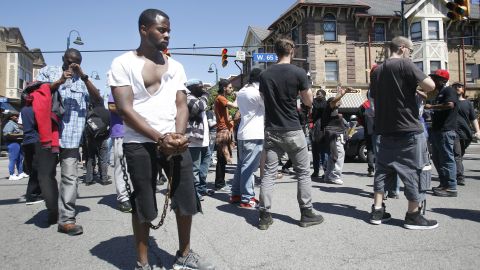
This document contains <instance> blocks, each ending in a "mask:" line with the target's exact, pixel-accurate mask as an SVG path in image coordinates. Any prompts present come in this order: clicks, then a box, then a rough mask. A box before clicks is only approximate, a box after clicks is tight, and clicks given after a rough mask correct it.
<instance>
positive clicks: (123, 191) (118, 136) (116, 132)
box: [108, 94, 132, 213]
mask: <svg viewBox="0 0 480 270" xmlns="http://www.w3.org/2000/svg"><path fill="white" fill-rule="evenodd" d="M108 110H109V111H110V128H111V132H110V138H111V139H112V144H113V146H112V148H113V181H114V182H115V188H116V191H117V203H118V210H120V211H121V212H124V213H130V212H132V204H131V203H130V198H129V196H128V192H127V188H126V187H125V179H124V177H127V178H128V175H124V174H123V171H122V165H121V162H122V161H121V160H122V159H123V136H124V129H123V121H122V118H121V117H120V116H119V115H118V114H117V106H116V105H115V100H114V99H113V95H112V94H110V96H109V97H108Z"/></svg>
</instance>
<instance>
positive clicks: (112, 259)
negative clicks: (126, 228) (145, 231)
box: [90, 235, 175, 269]
mask: <svg viewBox="0 0 480 270" xmlns="http://www.w3.org/2000/svg"><path fill="white" fill-rule="evenodd" d="M134 243H135V242H134V238H133V235H128V236H118V237H114V238H112V239H110V240H106V241H102V242H100V243H99V244H97V245H96V246H94V247H93V248H92V249H90V253H91V254H92V255H93V256H96V257H98V258H99V259H102V260H104V261H106V262H108V263H110V264H112V265H114V266H115V267H116V268H117V269H133V268H134V267H135V265H136V261H137V257H136V251H135V248H134V246H135V244H134ZM174 260H175V256H173V255H170V254H169V253H167V252H166V251H164V250H162V249H161V248H159V247H158V245H157V242H156V241H155V238H153V237H152V236H150V237H149V239H148V261H149V263H150V265H157V264H158V263H159V262H160V263H163V265H164V266H165V265H168V266H169V267H167V268H168V269H170V268H171V266H172V265H173V262H174Z"/></svg>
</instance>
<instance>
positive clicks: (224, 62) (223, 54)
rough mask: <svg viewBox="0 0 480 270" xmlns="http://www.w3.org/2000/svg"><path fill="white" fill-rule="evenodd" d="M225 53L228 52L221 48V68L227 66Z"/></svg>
mask: <svg viewBox="0 0 480 270" xmlns="http://www.w3.org/2000/svg"><path fill="white" fill-rule="evenodd" d="M227 53H228V50H227V49H226V48H223V49H222V67H226V66H227V64H228V60H227V58H228V55H227Z"/></svg>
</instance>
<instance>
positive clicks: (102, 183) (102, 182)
mask: <svg viewBox="0 0 480 270" xmlns="http://www.w3.org/2000/svg"><path fill="white" fill-rule="evenodd" d="M99 183H100V185H102V186H106V185H110V184H111V183H112V180H110V179H106V180H102V181H100V182H99Z"/></svg>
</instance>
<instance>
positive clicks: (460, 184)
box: [457, 179, 465, 186]
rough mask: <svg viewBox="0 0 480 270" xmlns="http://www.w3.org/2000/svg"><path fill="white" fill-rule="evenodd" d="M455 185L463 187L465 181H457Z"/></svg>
mask: <svg viewBox="0 0 480 270" xmlns="http://www.w3.org/2000/svg"><path fill="white" fill-rule="evenodd" d="M457 185H459V186H465V179H457Z"/></svg>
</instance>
